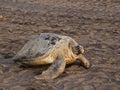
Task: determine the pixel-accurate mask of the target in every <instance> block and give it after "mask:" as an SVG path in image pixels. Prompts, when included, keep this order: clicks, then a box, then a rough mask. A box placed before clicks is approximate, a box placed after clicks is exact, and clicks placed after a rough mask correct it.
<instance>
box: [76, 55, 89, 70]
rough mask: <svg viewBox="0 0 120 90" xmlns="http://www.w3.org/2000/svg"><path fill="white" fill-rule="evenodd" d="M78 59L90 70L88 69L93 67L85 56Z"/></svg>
mask: <svg viewBox="0 0 120 90" xmlns="http://www.w3.org/2000/svg"><path fill="white" fill-rule="evenodd" d="M77 59H78V60H80V61H81V63H82V65H83V66H84V67H85V68H87V69H88V68H90V67H91V63H90V62H89V61H88V60H87V59H86V58H85V56H84V55H82V54H80V55H79V56H78V58H77Z"/></svg>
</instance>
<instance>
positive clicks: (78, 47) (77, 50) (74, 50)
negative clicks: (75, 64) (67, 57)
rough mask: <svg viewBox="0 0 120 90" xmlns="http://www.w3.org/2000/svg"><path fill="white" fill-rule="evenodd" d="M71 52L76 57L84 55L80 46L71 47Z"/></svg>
mask: <svg viewBox="0 0 120 90" xmlns="http://www.w3.org/2000/svg"><path fill="white" fill-rule="evenodd" d="M72 52H73V53H74V54H76V55H79V54H82V53H84V48H83V46H81V45H72Z"/></svg>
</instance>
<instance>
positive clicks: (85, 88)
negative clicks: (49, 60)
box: [0, 0, 120, 90]
mask: <svg viewBox="0 0 120 90" xmlns="http://www.w3.org/2000/svg"><path fill="white" fill-rule="evenodd" d="M41 32H52V33H57V34H62V35H68V36H71V37H73V38H74V39H76V41H78V42H79V44H81V45H83V46H84V48H85V56H86V57H87V58H88V59H89V61H90V62H91V63H92V67H91V68H90V69H84V68H83V67H82V66H80V65H72V66H69V67H67V68H66V69H65V72H64V73H63V74H62V75H60V76H59V77H58V78H56V79H54V80H49V81H41V80H35V79H34V78H33V77H34V76H35V75H38V74H40V73H41V72H42V71H43V70H45V69H46V68H47V67H48V66H42V67H39V68H20V67H16V64H14V63H13V62H12V61H10V60H9V59H8V58H11V57H12V56H14V55H15V53H16V52H17V51H19V49H20V48H21V47H22V46H23V45H24V43H25V42H26V41H27V40H29V39H30V38H32V37H33V36H34V35H37V34H40V33H41ZM6 59H8V60H6ZM0 90H120V1H119V0H0Z"/></svg>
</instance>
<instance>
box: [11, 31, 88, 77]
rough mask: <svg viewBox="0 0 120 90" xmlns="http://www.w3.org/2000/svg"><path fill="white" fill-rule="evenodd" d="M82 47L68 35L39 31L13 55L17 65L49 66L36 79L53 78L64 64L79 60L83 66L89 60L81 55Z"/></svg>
mask: <svg viewBox="0 0 120 90" xmlns="http://www.w3.org/2000/svg"><path fill="white" fill-rule="evenodd" d="M83 52H84V49H83V47H82V46H81V45H79V44H78V43H77V42H76V41H75V40H74V39H72V38H71V37H69V36H63V35H58V34H54V33H41V34H40V35H38V36H36V37H34V38H33V39H31V40H30V41H28V42H27V43H26V44H25V45H24V46H23V48H22V49H21V50H20V51H19V52H18V53H17V54H16V55H15V56H14V57H13V60H14V61H15V63H17V64H19V65H28V66H29V65H32V66H37V65H45V64H51V66H50V67H49V68H48V69H47V70H46V71H43V72H42V74H41V75H37V76H35V78H36V79H54V78H56V77H58V76H59V75H60V74H61V73H62V72H63V71H64V69H65V66H66V64H70V63H73V62H75V61H76V60H80V61H81V63H82V64H83V66H84V67H85V68H89V67H90V62H89V61H88V60H87V59H86V58H85V57H84V56H83V55H82V53H83Z"/></svg>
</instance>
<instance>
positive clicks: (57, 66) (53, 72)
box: [35, 55, 66, 79]
mask: <svg viewBox="0 0 120 90" xmlns="http://www.w3.org/2000/svg"><path fill="white" fill-rule="evenodd" d="M65 65H66V62H65V60H64V58H63V56H62V55H58V57H57V58H56V60H55V61H54V62H53V64H52V65H51V66H50V67H49V68H48V69H47V70H46V71H43V72H42V74H41V75H38V76H35V78H36V79H54V78H56V77H58V76H59V75H60V74H61V73H62V72H63V71H64V69H65Z"/></svg>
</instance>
